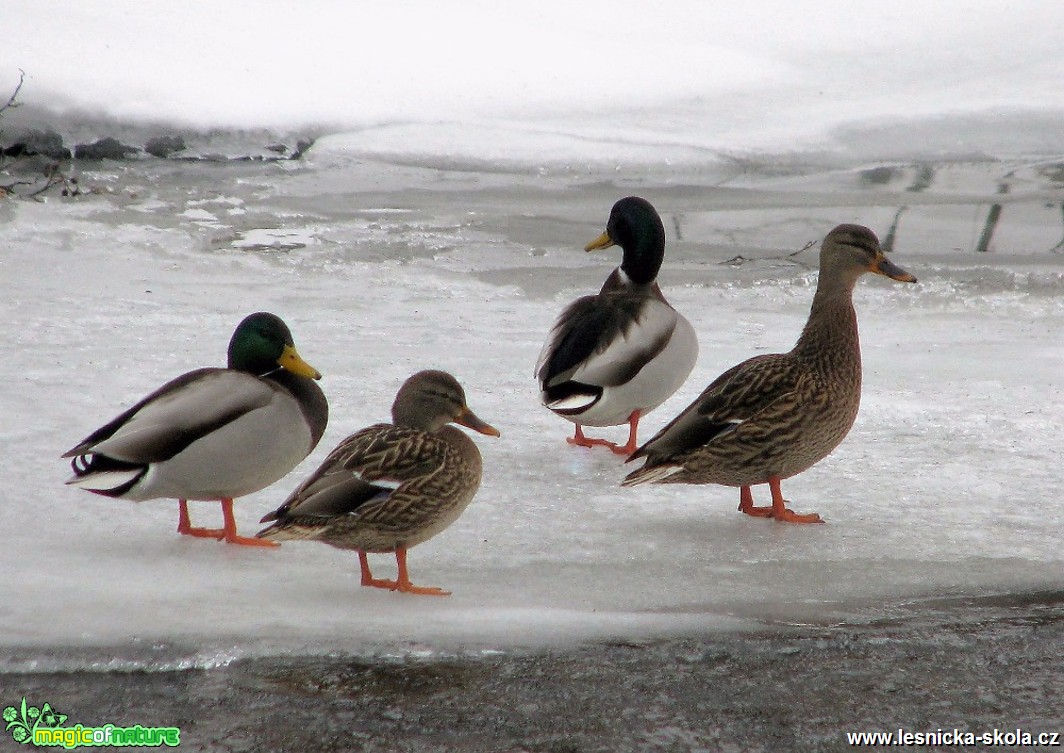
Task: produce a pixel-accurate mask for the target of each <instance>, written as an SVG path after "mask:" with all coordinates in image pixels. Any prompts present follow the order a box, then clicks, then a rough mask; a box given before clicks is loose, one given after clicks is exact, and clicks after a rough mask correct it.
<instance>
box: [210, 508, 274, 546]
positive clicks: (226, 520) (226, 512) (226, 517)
mask: <svg viewBox="0 0 1064 753" xmlns="http://www.w3.org/2000/svg"><path fill="white" fill-rule="evenodd" d="M221 502H222V520H223V523H222V525H224V526H225V527H224V528H223V529H222V531H223V534H224V535H223V536H222V537H221V538H222V540H223V541H225V543H226V544H239V545H240V546H265V547H276V546H280V544H279V543H278V542H276V541H268V540H267V539H256V538H254V537H249V536H238V535H237V532H236V518H234V517H233V500H232V498H231V497H223V498H222V500H221Z"/></svg>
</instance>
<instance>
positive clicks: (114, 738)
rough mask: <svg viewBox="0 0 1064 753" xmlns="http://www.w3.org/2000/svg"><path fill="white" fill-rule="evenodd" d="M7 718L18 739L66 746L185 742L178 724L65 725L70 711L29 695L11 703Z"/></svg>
mask: <svg viewBox="0 0 1064 753" xmlns="http://www.w3.org/2000/svg"><path fill="white" fill-rule="evenodd" d="M3 720H4V723H5V724H6V725H7V727H6V730H7V732H9V733H10V734H11V739H13V740H14V741H15V742H17V743H22V744H27V743H28V744H31V745H37V746H45V747H62V748H66V749H68V750H69V749H73V748H81V747H113V748H129V747H136V748H158V747H162V746H164V745H165V746H167V747H171V748H173V747H177V746H178V745H180V744H181V730H180V729H179V728H177V727H144V726H142V725H140V724H135V725H133V726H132V727H120V726H118V725H115V724H105V725H103V726H101V727H86V726H85V725H82V724H76V725H74V726H72V727H66V726H63V725H64V724H65V722H66V720H67V715H66V714H61V713H59V711H58V710H57V709H55V708H53V707H52V705H51V704H50V703H45V704H43V705H42V706H39V707H38V706H30V705H29V704H27V703H26V699H25V697H23V699H22V703H21V704H20V705H18V706H7V707H6V708H4V710H3Z"/></svg>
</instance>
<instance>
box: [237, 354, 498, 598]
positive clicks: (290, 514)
mask: <svg viewBox="0 0 1064 753" xmlns="http://www.w3.org/2000/svg"><path fill="white" fill-rule="evenodd" d="M451 422H454V423H456V424H459V425H460V426H465V427H468V428H470V429H473V430H474V431H478V432H480V433H481V434H488V435H490V436H495V437H497V436H499V432H498V430H496V429H495V428H494V427H492V426H490V425H488V424H486V423H484V422H483V421H481V420H480V419H479V418H478V417H477V415H476V414H475V413H473V411H471V410H470V409H469V407H468V406H467V405H466V398H465V392H464V390H463V389H462V386H461V385H460V384H459V383H458V380H456V379H455V378H454V377H453V376H451V375H450V374H448V373H446V372H444V371H432V370H429V371H420V372H418V373H417V374H414V375H413V376H412V377H410V378H409V379H407V380H406V382H404V383H403V386H402V387H401V388H400V389H399V393H398V394H397V395H396V397H395V403H394V404H393V405H392V423H390V424H376V425H374V426H370V427H368V428H366V429H362V430H361V431H359V432H357V433H355V434H352V435H351V436H350V437H348V438H347V439H345V440H344V441H343V442H341V443H340V444H339V446H337V447H336V449H334V450H333V451H332V452H331V453H330V454H329V456H328V457H327V458H325V461H324V462H323V463H322V464H321V467H320V468H318V470H316V471H315V472H314V473H313V474H311V476H310V477H309V478H308V479H307V480H306V481H304V482H303V483H302V484H301V485H300V486H299V488H297V489H296V490H295V491H294V492H292V494H291V495H290V496H289V497H288V499H287V500H285V502H284V504H282V505H281V506H280V507H279V508H278V509H277V510H276V511H274V512H272V513H270V514H269V515H267V516H265V517H264V518H263V519H262V522H263V523H267V522H270V521H274V522H273V525H271V526H269V527H268V528H265V529H263V530H262V531H259V533H258V535H259V536H260V537H262V538H265V539H282V540H283V539H297V540H298V539H315V540H317V541H323V542H325V543H326V544H329V545H331V546H334V547H337V548H339V549H354V550H356V551H357V552H358V559H359V564H360V566H361V569H362V585H363V586H373V587H376V588H388V589H391V590H393V591H403V592H405V593H415V594H429V595H434V596H445V595H447V593H448V592H447V591H443V590H442V589H439V588H426V587H420V586H415V585H413V584H412V583H411V582H410V576H409V574H408V572H407V567H406V552H407V550H408V549H409V548H410V547H412V546H415V545H417V544H420V543H422V542H423V541H428V540H429V539H430V538H432V537H433V536H435V535H436V534H437V533H439V532H440V531H442V530H443V529H445V528H447V527H448V526H449V525H451V523H453V522H454V521H455V520H457V519H458V516H459V515H461V514H462V511H463V510H465V508H466V507H467V506H468V505H469V503H470V502H471V501H472V499H473V496H474V495H475V494H476V492H477V489H478V488H479V486H480V477H481V460H480V451H479V450H477V446H476V443H474V442H473V440H471V439H470V438H469V437H468V436H466V435H465V433H464V432H462V431H459V430H458V429H456V428H454V427H453V426H448V425H447V424H450V423H451ZM367 552H392V553H394V554H395V560H396V564H397V566H398V577H397V579H396V580H382V579H378V578H374V577H373V575H372V573H371V572H370V568H369V561H368V559H367V557H366V553H367Z"/></svg>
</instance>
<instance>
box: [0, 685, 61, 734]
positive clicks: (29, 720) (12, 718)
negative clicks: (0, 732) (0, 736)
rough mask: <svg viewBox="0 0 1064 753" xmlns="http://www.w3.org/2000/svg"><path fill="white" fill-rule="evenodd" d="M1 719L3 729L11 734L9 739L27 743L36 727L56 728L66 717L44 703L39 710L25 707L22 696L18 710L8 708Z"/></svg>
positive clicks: (24, 699)
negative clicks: (3, 723)
mask: <svg viewBox="0 0 1064 753" xmlns="http://www.w3.org/2000/svg"><path fill="white" fill-rule="evenodd" d="M3 719H4V721H5V722H7V727H5V729H6V730H7V731H8V732H10V733H11V739H13V740H14V741H15V742H17V743H28V742H29V741H30V740H32V739H33V731H34V730H35V729H37V728H38V727H46V728H50V727H58V726H59V725H61V724H62V723H63V722H65V721H66V719H67V715H66V714H60V713H59V712H58V711H56V710H55V709H53V708H52V705H51V704H50V703H46V704H44V705H43V706H41V707H40V708H37V707H36V706H27V705H26V698H25V696H23V698H22V703H21V704H20V705H19V707H18V708H16V707H14V706H8V707H6V708H5V709H4V711H3Z"/></svg>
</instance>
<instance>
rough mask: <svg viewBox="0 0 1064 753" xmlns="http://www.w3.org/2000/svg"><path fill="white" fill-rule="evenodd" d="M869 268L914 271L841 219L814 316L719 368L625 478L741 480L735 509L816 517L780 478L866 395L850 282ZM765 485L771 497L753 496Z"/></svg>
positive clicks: (846, 426)
mask: <svg viewBox="0 0 1064 753" xmlns="http://www.w3.org/2000/svg"><path fill="white" fill-rule="evenodd" d="M866 272H873V273H875V274H879V275H884V276H885V277H889V278H891V279H893V280H899V281H901V282H916V278H915V277H913V276H912V275H911V274H909V273H908V272H906V271H905V270H903V269H901V268H899V267H898V266H896V265H895V264H894V263H892V262H891V261H890V260H888V259H887V258H886V257H885V256H884V255H883V250H882V249H881V248H880V245H879V240H878V239H877V238H876V236H875V234H874V233H873V232H872V231H871V230H869V229H868V228H866V227H862V226H860V225H839V226H838V227H836V228H835V229H834V230H832V231H831V232H830V233H828V235H827V237H826V238H824V242H823V243H822V244H821V248H820V279H819V281H818V282H817V288H816V294H815V295H814V296H813V305H812V308H811V309H810V311H809V320H808V321H807V322H806V325H805V329H804V330H803V331H802V335H801V337H799V338H798V343H797V344H796V345H795V346H794V349H793V350H791V352H789V353H784V354H773V355H762V356H756V357H754V358H751V359H750V360H748V361H744V362H743V363H740V364H739V365H738V366H734V367H732V368H731V369H728V370H727V371H725V372H724V373H723V374H721V375H720V376H719V377H718V378H717V379H716V380H714V382H713V383H712V384H710V385H709V386H708V387H707V388H706V389H705V391H704V392H703V393H702V394H701V395H700V396H699V397H698V399H697V400H695V401H694V402H693V403H692V404H691V405H690V406H688V407H687V409H686V410H684V411H683V412H682V413H680V415H679V416H677V417H676V418H675V419H673V420H672V422H671V423H669V424H668V425H667V426H666V427H665V428H664V429H662V430H661V431H660V432H658V433H657V434H656V435H655V436H654V437H653V438H652V439H651V440H650V441H649V442H647V443H646V444H644V445H643V446H642V447H640V448H639V449H638V450H636V451H635V452H634V453H633V454H632V456H631V457H630V458H629V460H635V459H636V458H643V457H645V458H646V463H645V464H644V465H643V467H642V468H639V469H638V470H636V471H633V472H632V473H630V474H629V475H628V476H627V478H625V480H624V481H623V485H624V486H635V485H637V484H645V483H652V482H657V483H666V484H723V485H725V486H737V487H739V510H740V511H741V512H744V513H746V514H747V515H755V516H759V517H769V518H775V519H776V520H782V521H788V522H792V523H815V522H819V521H820V516H819V515H817V514H816V513H810V514H806V515H801V514H798V513H795V512H793V511H792V510H790V509H788V508H787V501H786V500H784V499H783V494H782V492H781V491H780V481H781V480H782V479H785V478H790V477H791V476H794V475H796V474H798V473H801V472H802V471H804V470H806V469H807V468H809V467H810V466H812V465H813V464H814V463H816V462H818V461H820V460H822V459H823V458H825V457H827V456H828V455H829V454H830V453H831V452H832V450H834V449H835V448H836V447H838V445H839V443H840V442H842V440H843V438H844V437H845V436H846V434H847V433H848V432H849V431H850V427H851V426H853V422H854V419H855V418H856V417H857V408H858V405H859V404H860V402H861V349H860V344H859V341H858V333H857V314H856V313H855V312H854V309H853V289H854V285H856V283H857V280H858V278H860V277H861V275H863V274H865V273H866ZM755 484H768V485H769V488H770V489H771V492H772V505H771V506H765V507H757V506H754V504H753V495H752V494H751V491H750V487H751V486H753V485H755Z"/></svg>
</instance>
